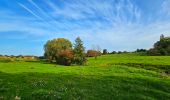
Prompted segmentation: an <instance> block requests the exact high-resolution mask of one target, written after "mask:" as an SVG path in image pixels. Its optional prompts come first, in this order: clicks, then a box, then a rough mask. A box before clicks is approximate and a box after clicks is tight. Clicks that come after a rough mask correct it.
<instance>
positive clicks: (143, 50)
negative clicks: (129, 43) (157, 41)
mask: <svg viewBox="0 0 170 100" xmlns="http://www.w3.org/2000/svg"><path fill="white" fill-rule="evenodd" d="M146 51H147V50H146V49H137V50H136V51H135V52H146Z"/></svg>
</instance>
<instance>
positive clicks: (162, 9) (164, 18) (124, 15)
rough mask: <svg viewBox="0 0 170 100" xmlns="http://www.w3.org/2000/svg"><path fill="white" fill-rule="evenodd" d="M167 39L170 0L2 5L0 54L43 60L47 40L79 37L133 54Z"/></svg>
mask: <svg viewBox="0 0 170 100" xmlns="http://www.w3.org/2000/svg"><path fill="white" fill-rule="evenodd" d="M160 34H164V35H166V36H170V0H0V54H3V55H5V54H8V55H19V54H22V55H43V45H44V44H45V43H46V41H47V40H49V39H53V38H59V37H64V38H67V39H69V40H71V41H72V42H73V41H74V39H75V38H76V37H77V36H80V37H81V38H82V40H83V41H84V45H85V47H86V49H91V48H93V47H94V46H97V45H98V46H100V48H102V49H104V48H106V49H108V50H109V51H113V50H116V51H118V50H121V51H124V50H127V51H133V50H136V49H137V48H145V49H148V48H151V47H152V46H153V43H154V42H156V41H157V40H158V39H159V36H160Z"/></svg>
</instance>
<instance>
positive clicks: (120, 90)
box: [0, 54, 170, 100]
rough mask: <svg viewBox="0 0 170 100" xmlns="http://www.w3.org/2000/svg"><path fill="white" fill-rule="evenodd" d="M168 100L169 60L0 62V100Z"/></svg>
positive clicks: (120, 58) (122, 56)
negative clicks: (77, 63)
mask: <svg viewBox="0 0 170 100" xmlns="http://www.w3.org/2000/svg"><path fill="white" fill-rule="evenodd" d="M16 96H18V97H20V98H21V100H124V99H129V100H136V99H138V100H168V99H169V100H170V56H137V55H133V54H115V55H104V56H100V57H98V58H97V60H95V59H94V58H88V61H87V63H86V65H84V66H61V65H55V64H48V63H45V62H43V61H34V62H26V61H12V62H3V61H1V62H0V100H14V98H15V97H16Z"/></svg>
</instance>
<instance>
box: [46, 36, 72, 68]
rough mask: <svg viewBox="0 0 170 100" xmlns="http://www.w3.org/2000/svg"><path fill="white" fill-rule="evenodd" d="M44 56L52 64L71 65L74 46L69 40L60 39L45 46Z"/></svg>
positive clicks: (50, 41) (48, 42)
mask: <svg viewBox="0 0 170 100" xmlns="http://www.w3.org/2000/svg"><path fill="white" fill-rule="evenodd" d="M44 50H45V53H44V56H45V58H46V59H47V60H49V61H50V62H56V63H58V64H62V65H70V64H71V59H72V44H71V42H70V41H69V40H67V39H64V38H58V39H53V40H49V41H47V43H46V44H45V45H44Z"/></svg>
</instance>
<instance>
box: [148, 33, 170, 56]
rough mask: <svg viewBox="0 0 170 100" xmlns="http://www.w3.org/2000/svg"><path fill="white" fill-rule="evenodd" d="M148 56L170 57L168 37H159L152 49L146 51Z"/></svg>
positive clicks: (169, 40) (169, 39) (169, 38)
mask: <svg viewBox="0 0 170 100" xmlns="http://www.w3.org/2000/svg"><path fill="white" fill-rule="evenodd" d="M148 54H149V55H164V56H165V55H170V37H164V36H163V35H161V36H160V41H158V42H156V43H155V44H154V48H152V49H150V50H149V51H148Z"/></svg>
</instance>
